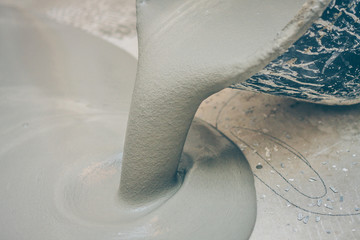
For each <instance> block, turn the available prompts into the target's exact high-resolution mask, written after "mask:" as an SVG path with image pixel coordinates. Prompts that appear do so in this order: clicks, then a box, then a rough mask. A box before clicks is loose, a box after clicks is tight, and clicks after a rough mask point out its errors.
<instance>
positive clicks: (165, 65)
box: [120, 0, 329, 206]
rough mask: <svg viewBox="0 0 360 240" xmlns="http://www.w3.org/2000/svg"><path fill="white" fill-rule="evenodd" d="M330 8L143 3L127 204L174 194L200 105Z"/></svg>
mask: <svg viewBox="0 0 360 240" xmlns="http://www.w3.org/2000/svg"><path fill="white" fill-rule="evenodd" d="M328 3H329V1H322V0H319V1H314V0H308V1H305V0H304V1H299V0H293V1H288V0H275V1H261V0H255V1H254V0H242V1H239V0H234V1H228V0H216V1H206V0H200V1H196V3H194V2H193V1H190V0H185V1H184V0H181V1H180V0H179V1H165V0H155V1H147V0H138V1H137V17H138V26H137V28H138V37H139V63H138V72H137V79H136V83H135V90H134V94H133V100H132V106H131V110H130V117H129V124H128V127H127V136H126V141H125V149H124V162H123V167H122V174H121V183H120V196H121V198H122V199H124V200H125V201H127V202H128V203H130V204H134V205H143V204H144V203H146V202H149V201H151V200H155V199H157V198H159V197H163V196H164V195H166V194H167V193H172V192H173V189H174V188H177V187H178V184H179V181H178V177H177V168H178V162H179V159H180V156H181V152H182V148H183V145H184V142H185V138H186V135H187V131H188V129H189V126H190V124H191V121H192V119H193V117H194V114H195V112H196V110H197V108H198V106H199V104H200V103H201V102H202V101H203V100H204V99H205V98H207V97H208V96H210V95H211V94H213V93H215V92H217V91H219V90H221V89H223V88H225V87H227V86H229V85H230V84H232V83H234V82H239V81H244V80H246V79H247V78H248V77H250V76H251V75H253V74H254V73H256V72H257V71H258V70H260V69H261V68H262V67H264V66H265V65H266V64H267V63H268V62H269V61H270V60H272V59H273V58H275V57H276V56H278V55H280V54H281V53H282V52H283V51H285V50H286V49H287V48H288V47H289V45H290V44H291V43H293V42H294V41H295V40H296V39H297V38H298V37H300V36H301V34H302V33H303V32H304V31H305V30H306V29H307V27H308V26H309V25H310V24H311V23H312V21H314V20H315V19H317V18H318V17H319V15H320V14H321V13H322V11H323V10H324V8H325V7H326V5H327V4H328ZM221 174H223V173H219V175H221ZM189 197H190V196H189ZM199 204H200V203H199ZM249 204H250V205H252V206H254V204H255V203H249Z"/></svg>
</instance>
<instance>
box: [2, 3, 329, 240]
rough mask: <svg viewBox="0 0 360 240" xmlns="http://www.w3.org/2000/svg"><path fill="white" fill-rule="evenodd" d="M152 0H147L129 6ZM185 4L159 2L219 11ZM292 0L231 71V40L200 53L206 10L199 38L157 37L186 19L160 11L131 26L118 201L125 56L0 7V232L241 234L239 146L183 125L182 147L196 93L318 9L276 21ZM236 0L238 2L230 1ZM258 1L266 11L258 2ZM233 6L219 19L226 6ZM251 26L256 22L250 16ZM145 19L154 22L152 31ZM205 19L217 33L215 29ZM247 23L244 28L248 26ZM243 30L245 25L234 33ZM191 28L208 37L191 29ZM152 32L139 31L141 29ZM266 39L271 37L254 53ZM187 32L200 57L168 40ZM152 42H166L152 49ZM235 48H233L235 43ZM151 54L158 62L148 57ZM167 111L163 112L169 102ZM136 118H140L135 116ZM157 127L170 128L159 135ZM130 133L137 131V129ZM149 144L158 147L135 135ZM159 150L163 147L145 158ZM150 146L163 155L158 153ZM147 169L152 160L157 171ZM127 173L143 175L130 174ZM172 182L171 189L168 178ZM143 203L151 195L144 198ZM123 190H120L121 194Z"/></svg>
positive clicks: (245, 178) (266, 53)
mask: <svg viewBox="0 0 360 240" xmlns="http://www.w3.org/2000/svg"><path fill="white" fill-rule="evenodd" d="M152 3H153V5H152V6H153V7H152V8H150V10H146V12H145V11H142V10H141V7H148V4H152ZM186 3H187V4H184V5H177V4H176V2H174V5H173V4H169V5H167V6H169V8H167V9H166V10H167V11H165V12H166V13H171V12H172V11H173V10H176V9H177V10H179V11H180V13H181V10H184V9H185V10H184V12H183V13H186V14H185V17H186V18H185V19H188V20H190V19H193V18H195V11H198V10H196V7H200V8H201V7H204V6H208V7H210V8H209V10H211V9H216V11H215V13H214V14H215V15H212V17H215V19H216V16H217V17H220V16H221V15H222V13H223V12H222V11H230V10H231V8H230V5H228V4H226V2H225V1H217V3H216V4H213V3H206V2H205V1H200V2H199V3H198V4H195V5H194V6H193V7H195V8H193V7H191V6H190V5H189V4H188V2H186ZM138 4H139V6H138V7H139V9H138V10H139V12H138V13H139V17H140V19H139V22H140V23H145V22H144V19H146V16H145V15H146V14H150V15H151V13H152V11H156V8H157V7H160V6H166V5H165V2H163V1H159V2H158V3H156V2H154V1H151V2H147V1H143V2H139V3H138ZM157 4H163V5H157ZM204 4H205V5H204ZM246 4H250V5H246ZM254 4H255V3H254ZM297 4H300V2H297V3H295V2H294V5H292V6H293V8H290V6H288V7H289V8H288V10H289V13H286V14H284V15H283V17H281V18H282V20H281V21H283V22H281V23H283V24H279V25H278V26H277V27H275V29H272V30H274V31H275V30H276V29H277V28H278V29H277V30H278V31H277V32H281V34H280V35H278V36H275V40H274V41H271V40H272V38H271V37H270V39H267V40H266V39H265V40H264V42H262V40H261V41H260V40H259V41H255V42H256V44H255V43H254V45H252V46H254V48H253V49H249V48H247V49H245V50H246V51H247V50H248V52H247V54H244V55H239V56H243V57H241V58H240V60H238V61H237V62H236V63H237V65H236V66H237V67H235V65H231V64H230V63H234V61H235V56H236V54H239V53H241V50H239V51H240V52H237V51H234V52H233V53H232V52H230V51H225V50H226V49H222V50H220V49H217V51H220V52H223V53H227V54H225V55H223V56H220V55H219V56H218V57H219V58H218V59H216V60H215V61H213V60H214V58H210V59H207V56H208V57H209V55H207V56H206V53H207V52H208V51H207V50H206V49H207V48H209V47H214V46H215V45H213V44H215V43H216V41H217V40H219V39H213V41H209V42H208V41H207V40H209V39H212V38H211V37H213V35H212V34H210V35H206V33H209V32H207V30H206V29H207V28H206V27H209V26H213V24H214V21H211V18H209V19H207V18H206V16H207V15H208V14H209V12H211V11H209V12H206V13H203V14H204V15H201V14H200V15H197V16H199V18H197V19H199V20H201V21H200V24H199V25H197V24H196V22H195V24H194V25H193V27H195V28H193V29H191V28H189V29H188V30H192V31H194V32H192V33H196V32H199V34H198V35H196V34H193V35H191V34H190V33H186V36H194V37H195V41H194V39H178V41H174V35H170V36H171V37H170V38H169V39H166V38H162V36H167V35H163V34H161V33H162V32H163V31H164V32H167V31H170V34H173V32H171V31H176V28H175V27H176V26H178V25H177V24H180V25H182V24H183V23H185V24H186V21H185V22H183V20H184V18H183V17H184V16H183V17H181V16H180V18H176V17H175V16H174V17H173V16H171V15H168V17H170V18H169V19H170V20H174V21H167V20H169V19H166V18H161V19H162V21H164V22H165V23H169V26H170V27H171V28H168V27H165V26H163V25H161V24H160V25H158V24H159V22H156V21H157V20H159V19H156V18H153V19H154V21H150V22H148V23H147V24H149V25H148V26H146V27H145V28H144V25H141V24H140V26H139V29H140V33H141V31H143V35H142V36H141V35H140V40H141V43H140V65H139V66H140V68H141V69H140V70H139V71H138V75H137V76H138V77H137V83H136V90H135V95H134V97H133V99H134V100H133V103H132V112H131V117H130V124H129V130H127V136H128V137H127V142H128V143H127V145H126V146H127V151H126V153H125V162H124V164H123V170H122V172H121V175H122V176H121V177H122V180H121V187H120V194H121V195H120V199H119V195H118V194H117V188H118V180H119V178H120V166H121V161H122V154H121V152H122V149H121V146H122V145H123V142H124V137H123V136H124V131H125V125H126V119H127V113H128V108H129V102H130V95H131V89H132V87H133V82H132V81H129V79H133V78H134V71H135V60H134V59H133V58H132V57H131V56H129V55H128V54H126V53H125V52H122V51H121V50H118V49H116V48H114V47H111V46H110V45H108V44H106V43H104V42H102V41H101V40H99V39H96V38H94V37H91V36H89V35H87V34H85V33H83V32H80V31H77V30H74V29H72V28H69V27H65V26H61V25H58V24H54V23H52V22H50V21H48V20H46V19H45V18H43V17H42V16H38V15H37V14H36V13H34V12H31V11H26V10H22V9H19V8H11V7H7V6H1V8H0V9H1V10H0V11H2V12H1V14H0V16H1V21H0V27H1V30H2V31H1V33H2V34H1V35H0V38H1V41H0V48H1V53H2V55H1V57H0V70H1V71H0V73H1V82H0V91H1V95H0V98H1V101H0V112H1V113H2V118H1V124H0V131H1V139H0V141H1V145H2V147H1V152H0V156H1V174H0V177H1V181H2V182H3V183H4V184H2V185H1V186H0V192H1V193H2V195H3V196H6V197H4V198H1V200H0V205H1V207H0V216H1V217H0V221H1V226H2V229H3V230H2V232H1V233H0V236H1V238H2V239H144V238H145V239H184V238H185V239H247V238H248V237H249V236H250V234H251V231H252V228H253V226H254V222H255V215H256V200H255V190H254V183H253V177H252V174H251V171H250V168H249V166H248V164H247V162H246V161H245V158H244V157H243V155H242V154H241V152H240V151H239V150H238V149H237V147H235V146H234V145H233V144H232V143H231V142H230V141H229V140H227V139H226V138H225V137H223V136H222V135H221V134H220V133H218V132H217V131H215V130H214V129H213V128H211V127H209V126H208V125H207V124H206V123H203V122H199V121H194V122H193V124H192V127H191V130H190V131H189V134H188V138H187V141H186V144H185V146H184V148H183V144H184V141H185V138H186V135H187V133H188V128H189V126H190V123H191V120H192V118H193V114H194V113H195V111H196V108H197V106H198V104H200V102H201V100H202V99H204V98H205V97H206V96H208V95H209V94H211V93H213V92H215V91H218V90H219V89H221V88H223V87H224V86H225V85H226V84H227V83H229V82H230V81H235V80H241V79H243V78H245V76H247V75H249V74H251V73H252V72H253V71H256V69H258V68H260V67H261V66H262V65H264V64H266V62H267V61H268V59H270V58H272V57H274V56H275V55H276V54H279V53H280V52H281V51H282V49H283V48H285V47H286V45H287V44H289V43H290V42H291V41H292V40H295V39H296V36H297V35H298V34H299V31H301V30H302V29H303V28H305V26H306V24H307V23H309V22H311V20H312V19H313V18H315V17H316V16H317V14H319V13H320V12H321V8H320V7H319V6H321V7H323V5H322V2H320V1H308V2H307V5H306V6H305V7H304V9H306V10H309V9H312V11H310V10H309V11H301V12H300V14H299V15H298V16H297V18H296V19H297V20H296V21H295V22H291V23H290V24H289V25H287V26H286V27H285V28H284V25H285V24H286V23H287V22H288V21H290V20H291V19H292V16H293V15H295V13H296V12H297V11H295V8H300V6H301V4H300V5H297ZM170 5H171V6H170ZM265 5H267V4H265ZM234 6H236V7H237V8H234V9H236V10H239V11H240V10H241V8H240V6H239V4H237V3H236V4H235V3H234ZM251 6H253V5H252V2H250V1H248V2H247V1H244V2H243V7H244V9H245V8H250V7H251ZM263 7H264V8H263V11H264V12H266V11H265V10H266V8H267V7H269V6H263ZM278 7H281V6H278ZM186 9H187V10H186ZM219 9H220V10H219ZM250 9H251V8H250ZM290 9H293V10H294V11H293V12H291V11H290ZM163 10H165V9H163ZM177 10H176V11H177ZM258 10H259V9H258ZM260 10H261V9H260ZM260 10H259V11H260ZM242 12H243V13H244V14H245V13H247V11H245V10H243V11H242ZM260 12H261V11H260ZM145 13H146V14H145ZM188 13H190V15H187V14H188ZM231 13H232V14H230V15H229V18H226V19H227V20H230V19H231V18H232V17H234V16H237V13H238V12H236V11H232V12H231ZM279 13H281V12H280V11H279ZM308 13H310V14H308ZM264 14H265V13H264ZM287 14H289V15H287ZM291 14H292V15H291ZM307 14H308V15H307ZM180 15H181V14H180ZM205 15H206V16H205ZM240 15H241V14H240ZM285 15H286V16H285ZM164 16H166V15H164ZM191 16H192V18H187V17H191ZM249 16H251V14H249ZM249 16H248V17H249ZM265 16H266V14H265V15H264V16H263V18H265ZM268 17H269V16H268ZM304 19H305V20H304ZM253 20H256V19H253ZM174 22H175V25H174ZM215 22H216V21H215ZM255 22H256V21H255ZM203 23H207V24H205V25H203ZM222 23H226V21H225V22H222ZM152 24H155V25H152ZM261 24H263V22H261V21H260V22H258V25H256V24H255V26H262V25H261ZM274 25H276V24H274ZM280 25H281V26H280ZM156 26H160V27H161V29H160V30H159V31H158V30H156V29H155V30H156V31H155V32H152V30H154V27H155V28H156ZM174 26H175V27H174ZM196 27H197V28H196ZM204 27H205V28H204ZM216 27H217V28H218V30H219V29H220V27H221V26H220V25H215V29H216ZM283 28H284V29H283ZM199 29H205V32H204V31H199ZM246 29H247V33H250V29H251V27H249V26H247V27H246ZM281 29H283V31H281ZM146 31H147V34H145V33H146ZM241 31H243V32H242V33H246V31H245V30H244V29H242V30H239V32H241ZM261 31H265V29H261ZM265 32H266V31H265ZM153 33H154V34H153ZM189 34H190V35H189ZM203 34H205V36H207V38H205V39H200V38H199V39H196V37H201V36H202V35H203ZM150 35H151V36H152V37H151V39H145V38H144V36H145V37H149V36H150ZM238 35H239V36H240V35H241V34H238ZM229 36H230V35H229ZM266 36H267V35H266V34H265V35H264V37H266ZM272 37H274V36H272ZM225 39H227V38H225ZM157 40H161V41H160V42H158V43H157V44H155V47H154V45H152V44H151V42H152V41H153V44H154V42H155V43H156V41H157ZM183 40H184V41H183ZM203 40H204V41H203ZM227 40H228V39H227ZM232 41H235V42H237V41H236V39H235V38H231V41H230V42H227V43H224V45H226V46H227V47H230V46H231V45H228V44H234V43H235V42H232ZM269 41H270V42H272V44H273V45H272V44H271V45H270V47H269V46H265V47H264V49H265V50H264V49H263V50H261V51H260V50H259V49H258V47H260V49H261V47H263V45H262V43H265V42H269ZM191 42H194V43H202V45H201V46H203V47H204V48H201V49H197V47H196V44H194V45H193V46H192V47H191V48H190V49H188V50H189V51H195V52H194V53H196V54H200V55H199V56H200V58H198V57H196V54H195V55H194V56H191V55H187V52H186V51H184V52H182V53H181V54H180V53H179V52H178V49H179V48H178V47H184V46H182V44H189V43H191ZM162 44H169V45H168V46H171V47H169V48H168V49H167V50H165V51H163V52H161V51H160V52H159V53H156V51H157V50H161V49H159V47H160V45H162ZM172 44H174V45H172ZM239 44H240V45H239V46H242V44H244V42H240V43H239ZM257 44H259V45H257ZM163 46H164V45H163ZM165 46H166V45H165ZM188 46H189V45H188ZM233 46H234V45H233ZM196 50H199V51H200V52H196ZM228 50H230V48H229V49H228ZM257 50H259V51H260V53H258V54H255V55H254V56H253V55H252V54H251V53H253V51H255V52H256V51H257ZM153 51H155V52H153ZM155 53H156V54H158V57H159V58H153V57H155V55H153V54H155ZM215 53H216V51H215ZM201 54H203V55H201ZM184 56H188V58H185V59H184V58H183V57H184ZM173 57H174V58H173ZM237 57H238V56H237ZM225 58H228V61H226V59H225ZM151 59H157V63H158V64H155V65H151ZM186 59H187V60H189V61H188V62H186ZM170 60H171V61H170ZM173 60H175V62H174V61H173ZM207 60H209V61H207ZM224 61H225V62H224ZM241 61H243V62H241ZM199 63H201V64H200V65H201V66H199ZM240 63H241V64H240ZM166 64H167V65H166ZM202 64H203V65H202ZM228 64H230V65H231V66H230V65H228ZM114 65H115V66H114ZM186 67H187V68H186ZM164 70H166V71H164ZM171 70H173V71H171ZM205 70H208V71H205ZM220 70H221V71H220ZM205 73H206V74H205ZM207 74H209V75H207ZM179 76H180V77H179ZM166 79H171V81H165V80H166ZM224 79H227V80H226V81H225V80H224ZM183 80H184V81H183ZM185 80H186V81H185ZM186 86H187V87H186ZM165 90H166V91H165ZM150 92H151V93H150ZM182 102H184V103H182ZM160 103H165V104H163V105H161V104H160ZM158 104H160V105H158ZM137 107H138V108H137ZM147 107H149V108H147ZM162 107H163V108H162ZM171 108H172V110H173V111H169V109H171ZM172 112H176V113H177V114H178V115H176V114H173V113H172ZM139 113H143V114H139ZM161 116H162V117H164V118H161ZM145 118H146V119H145ZM143 120H144V121H145V120H147V121H148V124H147V123H146V124H143V123H144V121H143ZM145 122H146V121H145ZM135 128H137V130H136V131H134V129H135ZM164 130H165V131H167V130H169V131H168V132H166V134H164ZM141 131H142V132H143V133H139V132H141ZM158 132H162V133H161V134H158ZM174 132H175V134H174ZM166 136H167V137H166ZM147 137H152V138H151V139H149V138H147ZM150 140H151V141H150ZM149 141H150V142H151V143H157V144H150V145H147V144H148V143H149ZM151 147H153V148H151ZM172 147H175V148H172ZM131 149H132V150H134V151H136V152H138V153H140V155H141V154H145V153H146V152H144V151H147V153H148V155H147V154H145V156H144V157H145V158H144V159H140V160H141V161H140V162H138V161H136V160H139V159H136V157H135V158H134V157H131V154H130V155H129V153H132V151H130V150H131ZM154 149H155V150H154ZM182 149H183V150H184V151H183V152H182V153H181V150H182ZM177 151H180V152H179V153H177ZM158 153H161V154H160V155H159V158H158V159H157V161H155V160H156V158H155V157H156V155H157V154H158ZM169 153H170V154H169ZM162 154H163V155H165V156H166V155H168V156H170V157H172V158H170V161H164V158H163V157H162V156H161V155H162ZM181 154H182V157H181V158H180V155H181ZM135 155H136V154H135ZM133 156H134V155H133ZM174 156H176V158H174ZM179 159H181V161H180V160H179ZM179 161H180V164H179ZM152 163H153V164H154V165H152ZM174 164H175V165H176V168H175V169H174ZM138 167H139V168H140V169H139V168H138ZM141 169H142V170H141ZM154 169H155V170H156V169H159V170H160V172H159V174H158V173H157V172H154ZM144 170H145V172H144ZM139 171H140V173H143V174H144V175H141V174H140V175H139ZM129 174H130V175H131V174H133V176H134V177H136V178H137V179H136V181H137V182H138V183H139V184H138V186H139V188H140V189H141V188H144V189H145V191H138V189H139V188H136V187H137V186H136V184H134V183H135V182H134V179H133V178H132V177H129ZM162 174H165V175H162ZM154 176H155V177H157V179H156V178H154ZM164 176H165V177H164ZM149 178H150V179H151V181H148V179H149ZM127 183H128V184H127ZM144 183H145V184H144ZM149 183H150V184H149ZM132 184H133V185H132ZM147 184H148V185H147ZM180 184H181V187H180V188H174V187H173V186H175V185H177V186H179V185H180ZM129 187H130V188H129ZM164 193H166V194H164ZM154 199H155V200H157V201H152V200H154ZM121 200H126V204H125V203H124V202H123V201H121ZM129 203H130V204H133V205H135V206H133V207H131V206H129V205H128V204H129ZM190 220H191V221H190ZM218 229H221V231H218Z"/></svg>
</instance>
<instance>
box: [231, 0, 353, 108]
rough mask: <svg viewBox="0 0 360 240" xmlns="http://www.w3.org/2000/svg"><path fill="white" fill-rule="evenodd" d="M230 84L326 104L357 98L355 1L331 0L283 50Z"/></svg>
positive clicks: (347, 102)
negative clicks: (303, 32)
mask: <svg viewBox="0 0 360 240" xmlns="http://www.w3.org/2000/svg"><path fill="white" fill-rule="evenodd" d="M232 88H239V89H247V90H251V91H258V92H265V93H270V94H274V95H280V96H288V97H293V98H297V99H302V100H306V101H312V102H319V103H327V104H351V103H356V102H360V0H348V1H346V0H345V1H341V0H333V1H332V2H331V3H330V5H329V6H328V8H327V9H326V10H325V11H324V13H323V14H322V16H321V18H320V19H319V20H317V21H316V22H315V23H314V24H313V25H312V26H311V28H310V29H309V30H308V31H307V32H306V33H305V34H304V35H303V36H302V37H301V38H300V39H299V40H298V41H297V42H295V43H294V44H293V45H292V46H291V47H290V48H289V49H288V50H287V52H285V53H284V54H283V55H281V56H280V57H278V58H277V59H276V60H274V61H272V62H271V63H270V64H269V65H267V66H266V67H265V68H264V69H263V70H262V71H260V72H259V73H257V74H256V75H254V76H253V77H251V78H250V79H248V80H247V81H246V82H244V83H241V84H236V85H233V86H232Z"/></svg>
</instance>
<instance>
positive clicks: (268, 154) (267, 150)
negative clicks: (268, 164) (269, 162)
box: [265, 147, 271, 157]
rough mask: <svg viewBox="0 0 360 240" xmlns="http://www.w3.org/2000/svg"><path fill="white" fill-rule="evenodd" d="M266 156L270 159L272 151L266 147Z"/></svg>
mask: <svg viewBox="0 0 360 240" xmlns="http://www.w3.org/2000/svg"><path fill="white" fill-rule="evenodd" d="M265 151H266V152H265V156H266V157H270V156H271V152H270V149H269V148H268V147H265Z"/></svg>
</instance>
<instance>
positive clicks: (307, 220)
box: [303, 216, 310, 224]
mask: <svg viewBox="0 0 360 240" xmlns="http://www.w3.org/2000/svg"><path fill="white" fill-rule="evenodd" d="M309 218H310V217H309V216H306V217H305V218H304V220H303V223H305V224H307V223H308V222H309Z"/></svg>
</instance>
